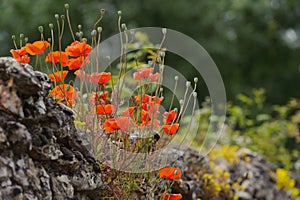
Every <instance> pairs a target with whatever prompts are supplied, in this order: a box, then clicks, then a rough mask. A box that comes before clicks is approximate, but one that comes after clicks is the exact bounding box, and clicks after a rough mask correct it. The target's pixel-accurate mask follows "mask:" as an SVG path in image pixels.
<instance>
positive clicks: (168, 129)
mask: <svg viewBox="0 0 300 200" xmlns="http://www.w3.org/2000/svg"><path fill="white" fill-rule="evenodd" d="M178 128H179V124H178V123H175V124H172V125H164V126H163V129H164V132H165V133H166V134H168V135H174V134H175V133H176V132H177V130H178Z"/></svg>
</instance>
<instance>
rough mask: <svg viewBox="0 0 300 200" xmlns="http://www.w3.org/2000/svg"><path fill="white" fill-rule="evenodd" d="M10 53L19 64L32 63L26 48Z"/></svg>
mask: <svg viewBox="0 0 300 200" xmlns="http://www.w3.org/2000/svg"><path fill="white" fill-rule="evenodd" d="M10 53H11V54H12V56H13V57H14V59H16V60H17V61H18V62H19V63H21V64H27V63H29V62H30V57H29V56H28V55H26V48H25V47H22V48H21V49H18V50H14V49H12V50H10Z"/></svg>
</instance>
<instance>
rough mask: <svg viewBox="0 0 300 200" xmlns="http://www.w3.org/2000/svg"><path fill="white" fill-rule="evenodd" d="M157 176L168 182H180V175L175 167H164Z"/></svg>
mask: <svg viewBox="0 0 300 200" xmlns="http://www.w3.org/2000/svg"><path fill="white" fill-rule="evenodd" d="M159 176H160V177H161V178H165V179H168V180H175V181H176V180H180V179H181V176H182V173H181V170H180V169H179V168H177V167H166V168H163V169H161V170H160V171H159Z"/></svg>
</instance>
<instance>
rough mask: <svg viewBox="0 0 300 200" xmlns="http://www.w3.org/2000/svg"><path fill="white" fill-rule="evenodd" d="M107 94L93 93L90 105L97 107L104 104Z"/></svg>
mask: <svg viewBox="0 0 300 200" xmlns="http://www.w3.org/2000/svg"><path fill="white" fill-rule="evenodd" d="M107 96H108V92H107V91H105V92H93V95H92V96H91V97H90V104H93V105H95V104H96V105H99V104H105V102H106V98H107Z"/></svg>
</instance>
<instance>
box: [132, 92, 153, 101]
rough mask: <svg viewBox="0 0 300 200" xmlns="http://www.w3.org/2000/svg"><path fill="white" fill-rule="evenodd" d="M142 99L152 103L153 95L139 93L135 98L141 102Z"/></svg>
mask: <svg viewBox="0 0 300 200" xmlns="http://www.w3.org/2000/svg"><path fill="white" fill-rule="evenodd" d="M141 99H142V103H150V102H151V96H150V95H148V94H143V95H139V96H136V97H135V100H136V101H137V102H138V103H141Z"/></svg>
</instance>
